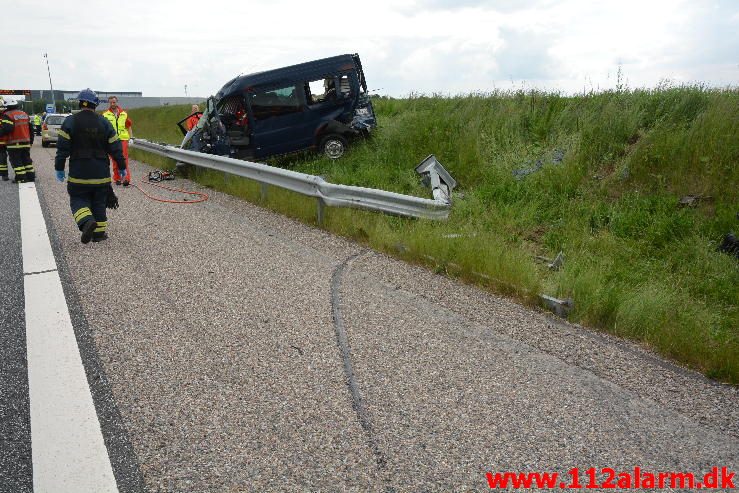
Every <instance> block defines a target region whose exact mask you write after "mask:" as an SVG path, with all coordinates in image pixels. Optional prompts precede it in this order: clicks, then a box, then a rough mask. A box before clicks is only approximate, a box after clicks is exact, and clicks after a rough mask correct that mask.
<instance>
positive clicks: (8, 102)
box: [4, 97, 18, 108]
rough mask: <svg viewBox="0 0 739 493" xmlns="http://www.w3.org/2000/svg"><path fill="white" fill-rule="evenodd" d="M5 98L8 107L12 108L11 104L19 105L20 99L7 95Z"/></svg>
mask: <svg viewBox="0 0 739 493" xmlns="http://www.w3.org/2000/svg"><path fill="white" fill-rule="evenodd" d="M4 99H5V107H6V108H10V107H11V106H18V100H17V99H15V98H14V97H6V98H4Z"/></svg>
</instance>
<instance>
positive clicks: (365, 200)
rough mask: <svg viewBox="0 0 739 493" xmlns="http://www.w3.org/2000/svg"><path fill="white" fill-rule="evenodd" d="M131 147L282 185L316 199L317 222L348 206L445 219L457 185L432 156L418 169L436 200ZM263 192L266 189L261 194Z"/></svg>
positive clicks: (141, 143)
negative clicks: (325, 212) (330, 210)
mask: <svg viewBox="0 0 739 493" xmlns="http://www.w3.org/2000/svg"><path fill="white" fill-rule="evenodd" d="M130 145H131V147H133V148H134V149H140V150H142V151H147V152H151V153H153V154H157V155H160V156H164V157H168V158H170V159H174V160H175V161H178V162H182V163H186V164H191V165H194V166H199V167H202V168H208V169H213V170H216V171H222V172H224V173H229V174H232V175H237V176H242V177H244V178H249V179H250V180H254V181H257V182H259V183H262V184H263V185H271V186H275V187H280V188H284V189H286V190H290V191H293V192H296V193H299V194H302V195H307V196H309V197H315V198H316V199H318V222H319V223H321V222H322V221H323V208H324V207H325V206H329V207H351V208H357V209H368V210H373V211H380V212H384V213H387V214H393V215H398V216H407V217H418V218H425V219H446V218H447V217H448V216H449V211H450V210H451V191H452V189H453V188H454V186H455V185H456V182H455V181H454V179H452V178H451V176H450V175H449V174H448V173H447V172H446V170H444V168H443V166H441V164H440V163H439V162H438V161H437V160H436V158H435V157H434V156H433V155H431V156H428V157H427V158H426V159H424V160H423V162H422V163H421V164H420V165H419V166H418V167H417V169H416V170H417V172H418V173H419V174H421V175H422V176H423V177H424V181H428V182H429V183H430V184H431V186H432V193H433V195H434V197H436V198H435V199H433V200H432V199H424V198H421V197H414V196H411V195H403V194H400V193H394V192H388V191H386V190H378V189H375V188H363V187H356V186H350V185H335V184H333V183H329V182H327V181H325V180H324V179H323V178H321V177H320V176H314V175H308V174H305V173H298V172H296V171H291V170H286V169H282V168H276V167H274V166H268V165H266V164H261V163H253V162H250V161H242V160H240V159H234V158H229V157H225V156H215V155H213V154H203V153H200V152H194V151H187V150H184V149H180V148H178V147H174V146H171V145H162V144H156V143H154V142H149V141H147V140H143V139H135V140H134V139H132V140H131V143H130ZM265 194H266V190H265V188H263V189H262V195H263V196H264V195H265Z"/></svg>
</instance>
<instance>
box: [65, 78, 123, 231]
mask: <svg viewBox="0 0 739 493" xmlns="http://www.w3.org/2000/svg"><path fill="white" fill-rule="evenodd" d="M77 99H78V100H79V107H80V109H82V111H80V112H79V113H76V114H74V115H72V116H70V117H67V119H66V120H64V123H62V128H61V129H60V130H59V139H58V141H57V145H56V160H55V162H54V169H56V179H57V180H58V181H60V182H63V181H64V178H65V176H64V164H65V161H66V160H67V158H69V179H68V183H67V192H69V203H70V206H71V208H72V214H73V216H74V220H75V222H76V223H77V226H78V227H79V229H80V231H81V232H82V237H81V240H82V243H89V242H90V240H92V241H94V242H98V241H103V240H105V239H107V238H108V235H107V233H106V229H107V227H108V218H107V216H106V214H105V208H106V203H107V202H108V197H109V195H110V194H112V191H113V189H112V187H111V185H110V164H109V161H108V155H111V156H113V159H114V160H115V162H116V163H117V164H118V169H120V170H122V171H123V170H125V169H126V161H125V159H124V158H123V151H122V149H121V142H120V140H119V139H118V134H117V133H116V131H115V130H113V126H112V125H111V124H110V122H108V121H107V120H106V119H105V118H103V117H102V116H100V115H98V114H97V113H95V107H96V106H97V105H98V103H99V102H100V101H99V99H98V97H97V94H95V93H94V92H93V91H92V90H90V89H83V90H82V91H80V93H79V95H78V96H77Z"/></svg>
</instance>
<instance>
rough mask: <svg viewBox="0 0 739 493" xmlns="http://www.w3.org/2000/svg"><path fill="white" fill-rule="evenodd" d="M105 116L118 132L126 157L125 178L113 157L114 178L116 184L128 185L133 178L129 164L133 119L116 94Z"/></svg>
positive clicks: (111, 99) (111, 97) (111, 98)
mask: <svg viewBox="0 0 739 493" xmlns="http://www.w3.org/2000/svg"><path fill="white" fill-rule="evenodd" d="M103 116H104V117H105V119H106V120H108V121H109V122H110V124H111V125H112V126H113V129H114V130H115V131H116V133H117V134H118V138H119V139H120V140H121V147H122V148H123V157H124V158H125V159H126V168H125V169H126V176H125V178H124V177H123V175H122V174H121V172H120V170H119V168H118V167H117V166H116V165H115V164H114V163H113V158H112V157H111V159H110V164H111V166H113V179H114V180H115V184H116V185H120V184H121V182H122V183H123V186H124V187H127V186H128V184H129V180H130V179H131V170H130V168H129V166H128V141H129V139H132V138H133V131H132V130H133V129H132V128H131V126H132V122H131V119H130V118H129V117H128V113H126V110H124V109H123V108H121V107H120V106H118V98H117V97H115V96H110V97H109V98H108V109H107V110H105V111H104V112H103Z"/></svg>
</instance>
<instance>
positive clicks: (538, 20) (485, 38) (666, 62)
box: [0, 0, 739, 96]
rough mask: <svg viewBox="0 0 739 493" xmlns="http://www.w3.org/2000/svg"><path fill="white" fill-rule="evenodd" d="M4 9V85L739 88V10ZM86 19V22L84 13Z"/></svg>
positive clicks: (193, 90) (398, 90)
mask: <svg viewBox="0 0 739 493" xmlns="http://www.w3.org/2000/svg"><path fill="white" fill-rule="evenodd" d="M20 3H21V4H22V5H21V6H20V7H19V8H16V9H12V11H8V12H6V16H8V17H7V18H8V19H9V22H8V23H6V26H9V25H12V26H14V27H15V26H20V27H21V28H22V29H26V32H27V33H28V36H27V37H24V38H18V37H15V38H13V39H11V40H10V42H9V45H8V44H7V43H6V45H4V47H3V56H4V63H3V69H2V73H0V85H1V86H4V87H7V88H10V87H23V88H26V87H29V88H45V87H48V76H47V73H46V65H45V63H44V58H43V53H44V52H48V53H49V60H50V64H51V69H52V76H53V79H54V86H55V87H56V88H61V89H78V88H82V87H87V86H91V87H95V88H98V89H101V90H142V91H143V92H144V94H145V95H150V96H154V95H169V96H171V95H184V85H185V84H187V85H188V92H189V93H190V94H191V95H201V96H206V95H208V94H212V93H214V92H215V91H217V90H218V89H219V88H220V87H221V85H222V84H223V83H224V82H226V81H227V80H229V79H231V78H232V77H233V76H235V75H237V74H239V73H248V72H252V71H259V70H265V69H269V68H275V67H279V66H283V65H288V64H292V63H298V62H302V61H307V60H311V59H315V58H321V57H324V56H331V55H335V54H339V53H354V52H358V53H359V54H360V56H361V57H362V60H363V62H364V65H365V72H366V74H367V79H368V82H369V85H370V87H372V88H381V89H382V91H381V92H383V93H389V94H393V95H403V94H408V93H410V92H427V93H431V92H440V93H451V94H454V93H458V92H465V91H475V90H481V91H489V90H492V89H494V88H496V87H497V88H501V87H522V86H523V85H524V84H525V86H526V87H541V88H547V89H559V90H564V91H578V90H581V89H582V88H583V85H592V86H593V87H594V88H597V87H600V88H607V87H613V86H615V83H616V80H615V79H616V71H617V69H618V66H619V64H621V65H622V70H623V73H624V75H625V76H626V77H627V79H628V81H629V83H630V85H632V86H642V85H645V86H653V85H655V84H657V83H658V82H659V81H660V80H661V79H664V78H669V79H673V80H675V81H696V80H697V81H703V82H707V83H709V84H713V85H727V84H734V85H736V83H737V81H738V80H739V66H738V65H737V64H738V63H739V60H737V53H739V34H737V33H739V7H737V6H735V5H737V4H736V3H735V2H730V1H708V2H688V1H687V0H671V1H667V0H656V1H655V0H650V1H643V0H639V1H637V0H622V1H620V2H598V1H592V0H591V1H585V0H562V1H554V0H527V1H514V0H502V1H494V0H454V1H452V0H377V1H374V2H372V3H366V4H355V3H344V4H324V3H312V4H309V3H307V2H295V1H293V0H273V1H272V2H269V3H262V2H259V3H257V2H249V1H229V2H222V3H212V4H203V2H195V1H193V0H186V1H181V2H150V1H144V0H129V2H126V3H125V4H120V3H113V2H97V3H96V5H94V6H92V7H90V6H89V3H88V2H85V3H83V2H81V1H79V0H68V1H67V2H65V4H64V8H63V9H59V8H58V6H57V7H54V8H51V7H49V5H48V4H47V3H46V2H41V1H40V0H27V1H23V2H20ZM90 11H92V12H94V13H95V15H94V16H93V17H94V18H93V20H92V21H89V20H88V19H87V18H86V16H84V15H80V14H79V12H90Z"/></svg>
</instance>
